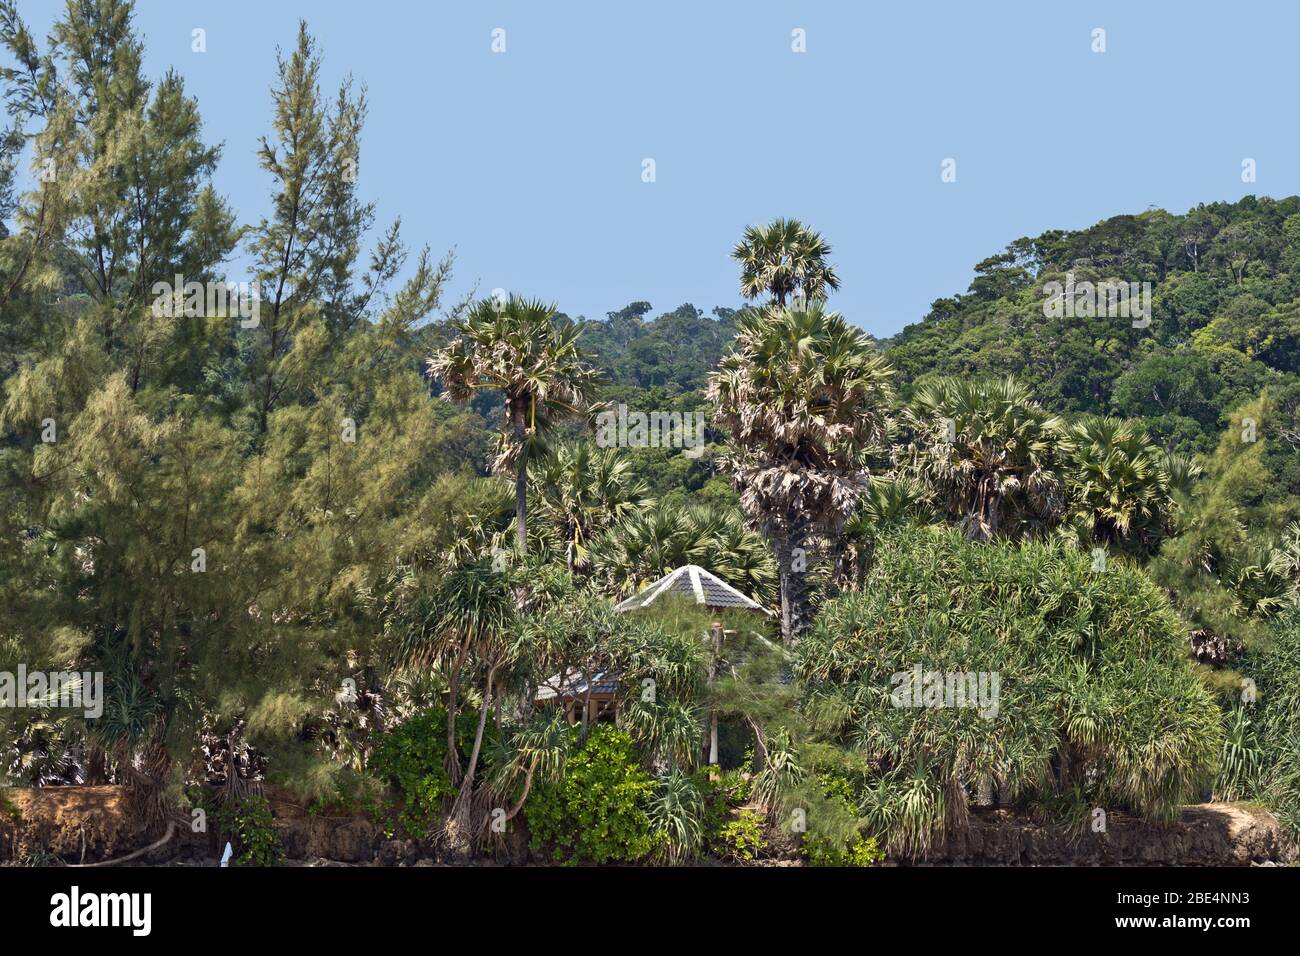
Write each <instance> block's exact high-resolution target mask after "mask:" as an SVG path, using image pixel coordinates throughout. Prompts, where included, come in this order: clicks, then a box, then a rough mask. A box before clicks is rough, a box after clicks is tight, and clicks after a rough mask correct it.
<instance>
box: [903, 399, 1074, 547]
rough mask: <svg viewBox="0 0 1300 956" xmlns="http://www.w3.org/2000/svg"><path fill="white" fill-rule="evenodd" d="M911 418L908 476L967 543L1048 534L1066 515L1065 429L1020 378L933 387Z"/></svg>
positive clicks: (907, 414)
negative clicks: (926, 489)
mask: <svg viewBox="0 0 1300 956" xmlns="http://www.w3.org/2000/svg"><path fill="white" fill-rule="evenodd" d="M904 420H905V422H906V423H907V425H908V426H909V427H910V428H911V430H912V432H913V436H914V441H913V444H912V446H911V449H910V452H909V461H908V463H907V468H908V470H909V471H912V472H914V473H915V474H917V475H918V476H919V477H920V478H921V479H922V480H924V481H925V482H926V483H927V484H928V485H929V486H930V487H931V488H932V489H933V490H934V495H935V500H936V504H937V505H938V506H939V507H940V508H941V509H942V510H944V511H946V513H947V514H948V515H949V516H950V517H951V518H953V519H955V520H956V521H957V522H958V523H959V524H960V526H961V527H962V529H963V530H964V531H965V533H966V535H967V536H968V537H970V538H972V539H974V540H977V541H987V540H989V539H991V538H993V537H996V536H998V535H1005V536H1008V537H1018V536H1020V535H1024V534H1033V533H1035V532H1041V531H1043V530H1045V529H1046V528H1047V527H1048V526H1049V525H1050V524H1051V523H1052V522H1054V521H1056V520H1058V519H1059V517H1060V515H1061V514H1062V513H1063V510H1064V505H1065V491H1064V483H1063V481H1062V479H1061V476H1060V473H1059V466H1058V449H1057V444H1058V442H1059V441H1060V438H1061V435H1062V432H1063V423H1062V421H1061V419H1059V418H1057V417H1056V416H1054V415H1050V414H1048V412H1046V411H1045V410H1044V409H1043V408H1042V407H1041V406H1040V405H1039V404H1038V403H1037V402H1035V401H1034V399H1033V395H1032V394H1031V393H1030V391H1029V389H1028V388H1026V387H1025V386H1024V385H1021V384H1020V383H1019V382H1017V381H1015V380H1014V379H1012V378H1010V377H1008V378H1006V379H1001V380H996V379H974V380H972V379H957V378H944V379H939V380H937V381H934V382H930V383H928V384H926V385H923V386H921V387H920V388H919V389H918V390H917V392H916V394H915V396H914V397H913V399H912V401H911V403H910V404H909V405H908V407H907V408H906V409H905V411H904Z"/></svg>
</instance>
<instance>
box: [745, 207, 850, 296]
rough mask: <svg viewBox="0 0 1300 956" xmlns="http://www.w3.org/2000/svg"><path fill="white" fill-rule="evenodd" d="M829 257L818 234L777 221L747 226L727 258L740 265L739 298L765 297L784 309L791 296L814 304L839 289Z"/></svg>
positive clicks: (790, 222)
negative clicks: (800, 293) (796, 296)
mask: <svg viewBox="0 0 1300 956" xmlns="http://www.w3.org/2000/svg"><path fill="white" fill-rule="evenodd" d="M830 254H831V246H830V243H828V242H827V241H826V240H825V239H823V238H822V237H821V234H820V233H818V232H815V231H814V230H812V229H809V228H808V227H807V226H805V225H804V224H803V223H801V222H800V221H799V220H798V219H777V220H774V221H773V222H771V223H769V224H768V225H766V226H747V227H746V228H745V235H744V237H743V238H742V239H741V240H740V242H738V243H737V244H736V248H735V249H734V250H733V251H732V253H731V257H732V258H733V259H735V260H736V261H737V262H739V263H740V294H741V295H743V296H744V297H745V298H747V299H757V298H759V297H760V296H762V295H764V294H766V295H769V296H771V300H772V302H773V303H774V304H776V305H779V306H784V305H786V304H787V300H788V299H789V297H790V296H791V295H793V294H794V293H795V292H802V293H803V295H804V298H805V299H806V300H807V301H814V300H818V299H822V298H825V296H826V290H828V289H829V290H831V291H834V290H835V289H838V288H839V287H840V280H839V277H838V276H837V275H836V274H835V270H834V269H832V268H831V267H830V265H829V264H828V263H827V262H826V260H827V258H828V257H829V256H830Z"/></svg>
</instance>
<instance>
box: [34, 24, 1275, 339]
mask: <svg viewBox="0 0 1300 956" xmlns="http://www.w3.org/2000/svg"><path fill="white" fill-rule="evenodd" d="M61 8H62V3H56V2H54V0H42V2H39V3H37V2H33V0H26V2H23V0H20V10H21V12H22V14H23V16H24V18H26V19H27V21H28V22H29V24H30V25H31V26H32V27H34V28H35V29H36V30H37V32H38V33H39V34H42V35H43V33H44V32H45V29H46V28H47V27H48V25H49V23H50V22H51V20H52V19H53V15H54V13H55V12H57V10H59V9H61ZM300 15H302V16H305V17H306V19H307V21H308V23H309V25H310V27H311V30H312V31H313V33H314V34H315V35H316V37H317V39H318V41H319V43H320V47H321V50H322V52H323V54H324V58H325V63H324V79H325V81H326V86H327V88H328V87H333V86H335V85H336V84H337V82H338V80H339V79H340V78H341V77H342V76H343V75H344V74H345V73H346V72H349V71H350V72H351V73H352V74H353V75H354V76H355V78H356V79H357V80H358V81H360V82H364V83H365V84H367V86H368V88H369V96H370V104H371V111H370V119H369V122H368V125H367V130H366V135H365V138H364V140H363V143H362V151H361V171H360V182H361V188H362V193H363V195H364V196H365V197H367V198H370V199H373V200H375V201H376V202H377V203H378V214H379V220H380V223H381V224H382V223H385V222H387V221H388V220H390V219H392V218H393V217H394V216H398V215H400V216H401V217H402V221H403V226H404V230H405V233H406V236H407V238H408V241H409V242H410V243H411V244H412V245H413V246H416V247H418V246H419V245H421V244H424V243H428V244H429V245H430V246H432V247H433V249H434V250H435V251H438V252H441V251H443V250H445V249H447V248H449V247H451V246H453V245H454V246H455V247H456V249H457V258H458V261H457V267H456V277H455V282H454V285H453V291H456V292H464V291H465V290H467V289H468V288H469V287H471V286H472V285H474V284H477V285H478V286H479V289H480V291H482V292H483V293H486V292H487V290H489V289H492V288H494V287H503V288H507V289H510V290H512V291H520V292H524V293H527V294H529V295H535V296H540V297H544V298H548V299H554V300H555V301H556V302H558V303H559V305H560V307H561V308H562V309H563V310H564V311H566V312H568V313H569V314H571V315H585V316H587V317H588V318H597V317H603V316H604V314H605V313H606V312H608V311H612V310H616V309H619V308H621V307H622V306H624V305H625V304H627V303H628V302H630V301H634V300H637V299H645V300H648V301H649V302H651V303H652V305H653V307H654V314H658V313H659V312H664V311H668V310H670V309H673V308H675V307H676V306H678V305H679V304H681V303H683V302H691V303H693V304H694V305H696V306H698V307H700V308H702V309H704V310H705V311H706V312H707V311H709V310H710V309H711V308H712V307H713V306H715V305H732V306H734V305H737V304H738V301H739V300H738V291H737V284H738V283H737V278H736V268H735V264H734V263H733V262H732V261H731V259H730V257H729V252H730V250H731V248H732V246H733V245H734V243H735V241H736V240H737V238H738V237H739V235H740V233H741V230H742V229H743V228H744V227H745V225H746V224H749V223H758V222H763V221H766V220H769V219H772V218H774V217H776V216H783V215H784V216H794V217H798V218H800V219H803V220H805V221H806V222H809V223H811V224H812V225H813V226H814V227H815V228H817V229H819V230H821V231H822V233H823V234H824V235H825V236H826V237H827V238H828V239H829V240H830V242H831V243H832V245H833V247H834V254H833V257H832V258H833V261H834V263H835V266H836V268H837V270H838V272H839V275H840V278H841V280H842V288H841V290H840V292H839V293H838V294H837V295H836V296H835V297H834V298H833V300H832V304H833V305H834V306H835V307H837V308H839V309H840V310H841V311H842V312H844V313H845V314H846V315H848V316H849V317H850V318H851V319H852V320H854V321H855V322H857V323H859V324H860V325H862V326H864V327H866V328H867V329H868V330H870V331H871V332H873V333H875V334H877V335H888V334H891V333H893V332H896V331H897V330H898V329H900V328H901V327H902V326H904V325H905V324H908V323H910V322H914V321H917V320H918V319H920V318H921V317H922V316H923V315H924V313H925V311H926V309H927V306H928V304H929V303H930V302H931V301H932V300H933V299H935V298H938V297H940V296H944V295H950V294H952V293H954V292H960V291H964V290H965V289H966V287H967V285H968V284H969V282H970V279H971V276H972V272H971V267H972V266H973V265H974V264H975V263H976V262H978V261H979V260H980V259H982V258H984V257H986V256H988V255H991V254H993V253H995V252H997V251H999V250H1000V249H1001V248H1002V247H1003V246H1005V245H1006V244H1007V243H1008V242H1010V241H1011V240H1014V239H1016V238H1018V237H1020V236H1025V235H1036V234H1037V233H1039V232H1042V231H1043V230H1046V229H1050V228H1078V227H1083V226H1087V225H1090V224H1092V223H1094V222H1096V221H1098V220H1100V219H1104V218H1106V217H1108V216H1112V215H1116V214H1119V213H1133V212H1140V211H1142V210H1144V209H1146V208H1148V207H1149V206H1153V205H1154V206H1161V207H1164V208H1166V209H1169V210H1171V211H1173V212H1184V211H1186V210H1187V209H1188V208H1189V207H1191V206H1193V205H1195V204H1196V203H1198V202H1210V201H1214V200H1233V199H1237V198H1239V197H1241V196H1243V195H1246V194H1248V193H1255V194H1258V195H1271V196H1276V197H1281V196H1286V195H1291V194H1293V193H1296V192H1300V124H1298V123H1297V122H1296V100H1295V90H1296V82H1295V75H1294V73H1295V62H1296V57H1295V52H1294V44H1295V42H1296V37H1297V35H1300V7H1297V5H1295V4H1283V3H1276V4H1268V3H1253V4H1241V3H1223V2H1220V3H1214V4H1211V3H1190V2H1177V3H1174V2H1168V3H1165V2H1160V3H1157V2H1146V3H1134V2H1123V3H1087V4H1083V3H1079V4H1073V3H1062V2H1050V3H1045V2H1036V3H1030V2H1025V3H996V4H994V3H978V4H976V3H964V2H963V3H957V2H952V3H948V2H936V0H927V2H910V3H856V2H854V3H849V2H836V3H830V2H821V3H809V2H803V3H796V2H754V0H747V2H741V0H727V2H721V0H710V2H702V0H694V2H669V0H656V2H654V3H609V2H590V3H576V2H574V3H563V2H558V0H557V2H548V3H541V2H536V0H529V2H519V3H491V2H487V3H480V2H475V3H468V2H466V3H456V4H449V3H433V2H424V0H420V2H416V0H406V2H398V0H369V2H363V3H358V2H356V0H347V2H343V0H313V2H311V3H306V2H303V3H290V2H284V0H277V2H272V0H221V2H216V0H212V2H194V0H189V2H184V3H178V2H175V0H141V2H140V3H139V4H138V7H137V15H136V22H137V27H138V29H139V30H140V31H141V32H142V33H143V34H144V36H145V41H146V46H147V60H146V65H147V68H148V70H149V71H150V73H151V75H157V74H159V73H161V72H162V71H163V70H164V69H165V68H167V67H168V66H174V67H176V68H177V69H178V70H179V71H180V72H181V73H182V74H184V76H185V78H186V83H187V87H188V88H189V90H190V92H191V93H192V94H194V95H196V96H197V97H198V99H199V103H200V107H201V109H202V112H203V115H204V117H205V121H206V132H207V136H208V138H209V139H210V140H220V141H223V142H224V144H225V155H224V158H223V160H222V164H221V167H220V170H219V171H218V173H217V177H216V182H217V186H218V188H219V189H220V190H221V191H222V192H223V193H224V194H226V195H227V196H228V197H229V199H230V200H231V201H232V203H233V204H234V206H235V207H236V209H237V210H238V211H239V213H240V215H241V218H242V220H243V221H253V220H255V219H256V218H257V217H259V216H260V215H261V214H262V213H263V212H264V211H265V210H266V207H267V195H268V190H269V182H268V180H267V178H266V177H265V175H264V174H263V173H262V172H261V171H260V170H259V169H258V167H257V163H256V159H255V156H254V150H255V146H256V142H257V138H258V136H259V135H261V134H263V133H265V132H267V131H268V130H269V116H270V110H271V103H270V95H269V89H270V87H271V84H272V82H273V80H274V70H275V59H274V54H275V48H276V46H277V45H279V46H283V47H285V48H289V47H291V46H292V44H293V42H294V37H295V30H296V23H297V20H298V18H299V16H300ZM194 27H203V28H204V29H206V31H207V46H208V50H207V52H206V53H203V54H196V53H192V52H191V50H190V42H191V40H190V31H191V30H192V29H193V28H194ZM496 27H501V28H503V29H505V30H506V41H507V51H506V53H504V54H493V53H492V52H491V50H490V42H491V36H490V35H491V31H492V30H493V29H494V28H496ZM796 27H798V28H802V29H804V30H806V32H807V48H808V49H807V52H806V53H804V54H796V53H793V52H791V48H790V46H791V31H792V30H793V29H794V28H796ZM1094 27H1102V28H1104V29H1105V30H1106V34H1107V36H1106V39H1107V52H1105V53H1104V54H1095V53H1093V52H1092V51H1091V48H1090V47H1091V31H1092V30H1093V28H1094ZM646 157H650V158H653V159H654V160H655V162H656V166H657V181H656V182H654V183H651V184H647V183H643V182H642V181H641V163H642V159H643V158H646ZM946 157H953V158H955V159H956V160H957V182H955V183H950V184H946V183H943V182H941V181H940V163H941V162H942V160H943V159H944V158H946ZM1245 157H1251V158H1254V159H1255V160H1256V161H1257V163H1258V182H1257V183H1255V184H1253V185H1247V184H1244V183H1243V182H1242V181H1241V161H1242V159H1243V158H1245Z"/></svg>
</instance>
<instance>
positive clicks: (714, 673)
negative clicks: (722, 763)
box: [709, 621, 722, 766]
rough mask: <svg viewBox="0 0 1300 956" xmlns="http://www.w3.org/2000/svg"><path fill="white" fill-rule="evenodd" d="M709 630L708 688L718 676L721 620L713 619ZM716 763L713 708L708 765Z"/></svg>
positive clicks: (716, 725) (716, 717)
mask: <svg viewBox="0 0 1300 956" xmlns="http://www.w3.org/2000/svg"><path fill="white" fill-rule="evenodd" d="M709 632H710V634H711V635H712V637H713V655H712V657H711V658H710V660H709V689H710V690H712V689H713V682H714V681H715V680H716V679H717V677H718V660H719V658H721V657H722V622H721V621H714V622H713V625H712V627H710V628H709ZM717 763H718V711H717V708H716V707H715V708H713V709H712V712H711V713H710V714H709V765H710V766H717Z"/></svg>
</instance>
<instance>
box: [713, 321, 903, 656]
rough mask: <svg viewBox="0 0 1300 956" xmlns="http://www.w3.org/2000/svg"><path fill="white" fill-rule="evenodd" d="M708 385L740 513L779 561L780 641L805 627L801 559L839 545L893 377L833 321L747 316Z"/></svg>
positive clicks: (879, 434)
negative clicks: (829, 541) (808, 547)
mask: <svg viewBox="0 0 1300 956" xmlns="http://www.w3.org/2000/svg"><path fill="white" fill-rule="evenodd" d="M736 329H737V334H736V341H735V343H734V345H733V346H732V350H731V351H730V352H729V353H728V354H727V355H725V356H724V357H723V359H722V361H721V362H720V363H719V364H718V369H717V371H715V372H714V373H713V374H712V375H711V376H710V378H709V386H708V396H709V399H710V401H712V402H713V405H714V408H715V413H714V417H715V420H716V421H717V422H718V423H719V424H721V425H723V426H724V427H725V428H726V429H727V430H728V432H729V433H730V446H729V448H728V452H727V456H726V458H725V459H724V465H725V466H726V467H727V468H728V469H729V470H730V471H731V472H732V473H733V475H734V477H735V480H736V483H737V486H738V487H739V489H740V495H741V505H742V506H743V508H744V509H745V513H746V514H747V515H748V516H749V517H750V519H751V520H753V521H754V522H755V523H756V524H757V526H758V527H759V529H760V530H761V531H762V532H763V534H764V536H765V537H767V539H768V540H769V541H770V542H771V543H772V547H773V550H774V551H775V552H776V559H777V574H778V577H779V583H780V595H781V636H782V638H783V639H784V640H785V641H787V642H792V641H794V640H796V639H797V637H798V635H799V633H800V631H801V630H802V629H803V627H804V619H805V611H806V609H807V582H806V581H805V575H804V566H803V564H802V562H799V561H798V560H797V559H798V557H800V556H798V555H796V553H795V551H796V549H797V548H801V547H804V544H803V542H805V541H806V540H809V539H810V538H811V537H813V536H817V535H825V536H829V535H834V534H837V533H838V532H839V530H840V528H842V527H843V525H844V522H845V521H846V520H847V519H848V518H849V516H850V515H851V514H853V512H854V510H855V509H856V508H857V506H858V501H859V500H860V498H861V497H862V495H863V494H864V493H865V491H866V489H867V484H868V475H867V464H868V460H869V459H870V457H871V455H872V454H874V453H876V452H878V451H879V450H880V448H881V447H882V446H883V444H884V443H885V441H886V439H887V436H888V420H887V418H886V414H885V409H886V407H887V405H888V402H889V400H890V398H891V396H892V389H891V387H890V379H891V377H892V376H893V374H894V373H893V369H892V368H890V366H889V364H888V363H887V362H886V361H885V360H884V359H883V358H882V357H881V356H880V354H879V353H878V352H877V351H876V349H875V347H874V346H873V345H872V343H871V340H870V339H869V338H868V337H867V335H866V334H865V333H864V332H862V331H861V330H860V329H857V328H855V327H853V326H852V325H850V324H849V323H848V322H846V321H845V320H844V318H843V317H842V316H841V315H840V314H839V313H838V312H826V311H823V310H822V309H821V308H820V307H818V306H811V307H809V308H808V309H807V311H795V310H793V309H782V308H773V309H766V310H761V311H759V310H751V311H747V312H745V313H743V314H742V315H741V316H739V317H738V318H737V320H736Z"/></svg>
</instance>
